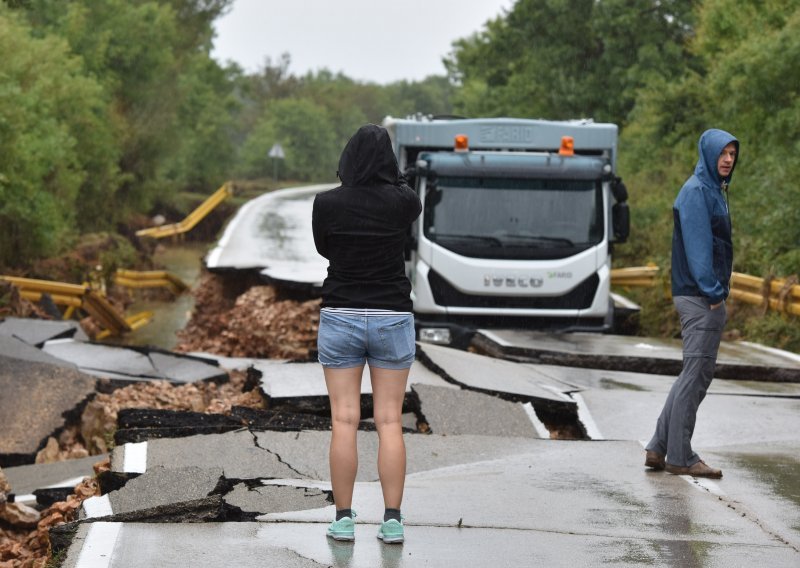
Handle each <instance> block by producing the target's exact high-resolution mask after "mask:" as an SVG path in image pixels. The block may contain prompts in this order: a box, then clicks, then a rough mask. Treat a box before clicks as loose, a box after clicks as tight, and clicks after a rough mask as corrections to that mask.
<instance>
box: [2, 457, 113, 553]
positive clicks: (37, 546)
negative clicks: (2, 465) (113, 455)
mask: <svg viewBox="0 0 800 568" xmlns="http://www.w3.org/2000/svg"><path fill="white" fill-rule="evenodd" d="M108 467H109V463H108V460H106V461H105V462H104V463H103V462H101V463H99V464H96V465H95V471H97V472H99V471H100V470H102V469H104V468H105V469H108ZM10 491H11V488H10V487H9V485H8V482H7V481H6V478H5V476H4V475H3V472H2V470H0V566H2V567H3V568H45V566H47V563H48V560H49V557H50V536H49V532H48V531H49V529H50V528H51V527H54V526H56V525H60V524H63V523H67V522H70V521H73V520H75V517H76V515H77V512H78V509H79V508H80V506H81V503H83V501H84V500H86V499H88V498H89V497H93V496H95V495H100V486H99V484H98V483H97V481H96V480H95V479H92V478H88V477H86V478H84V479H83V481H81V482H80V483H79V484H78V485H77V486H76V487H75V490H74V492H73V494H72V495H70V496H69V497H68V498H67V500H66V501H59V502H57V503H54V504H53V505H51V506H50V507H48V508H47V509H45V510H44V511H42V512H41V513H40V512H39V511H37V510H36V509H34V508H32V507H29V506H27V505H24V504H22V503H7V502H6V495H7V494H8V493H9V492H10Z"/></svg>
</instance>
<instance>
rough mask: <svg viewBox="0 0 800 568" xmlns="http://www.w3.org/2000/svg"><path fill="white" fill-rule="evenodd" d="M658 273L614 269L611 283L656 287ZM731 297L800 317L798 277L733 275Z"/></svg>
mask: <svg viewBox="0 0 800 568" xmlns="http://www.w3.org/2000/svg"><path fill="white" fill-rule="evenodd" d="M659 270H660V269H659V268H658V267H657V266H653V265H650V266H638V267H632V268H614V269H612V270H611V284H612V285H614V286H622V287H636V286H643V287H651V286H655V284H656V282H657V277H658V273H659ZM668 292H669V291H667V293H668ZM730 296H731V298H734V299H736V300H739V301H741V302H744V303H746V304H752V305H755V306H765V307H767V308H769V309H771V310H775V311H778V312H784V313H789V314H793V315H796V316H800V284H798V279H797V276H791V277H789V278H766V279H765V278H759V277H757V276H750V275H749V274H742V273H741V272H734V273H733V275H732V276H731V293H730Z"/></svg>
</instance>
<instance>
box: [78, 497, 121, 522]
mask: <svg viewBox="0 0 800 568" xmlns="http://www.w3.org/2000/svg"><path fill="white" fill-rule="evenodd" d="M83 510H84V511H85V512H86V516H87V517H88V518H90V519H96V518H98V517H110V516H111V515H113V514H114V511H113V509H112V508H111V500H110V499H109V498H108V495H102V496H100V497H89V498H88V499H87V500H86V501H84V502H83Z"/></svg>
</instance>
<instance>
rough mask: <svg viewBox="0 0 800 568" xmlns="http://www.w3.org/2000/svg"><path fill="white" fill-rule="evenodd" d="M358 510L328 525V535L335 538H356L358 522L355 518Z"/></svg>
mask: <svg viewBox="0 0 800 568" xmlns="http://www.w3.org/2000/svg"><path fill="white" fill-rule="evenodd" d="M355 516H356V512H355V511H353V516H352V517H342V518H341V519H339V520H338V521H333V522H332V523H331V524H330V526H329V527H328V536H329V537H331V538H332V539H333V540H355V539H356V523H355V521H354V520H353V519H354V518H355Z"/></svg>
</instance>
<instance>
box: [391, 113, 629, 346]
mask: <svg viewBox="0 0 800 568" xmlns="http://www.w3.org/2000/svg"><path fill="white" fill-rule="evenodd" d="M383 125H384V126H385V127H386V128H387V130H388V131H389V134H390V136H391V139H392V144H393V147H394V149H395V153H396V155H397V158H398V163H399V165H400V169H401V171H403V172H404V173H405V174H406V176H407V177H408V178H409V181H410V183H412V184H413V186H414V187H415V188H416V190H417V192H418V193H419V196H420V199H421V200H422V203H423V211H422V214H421V215H420V217H419V218H418V220H417V221H416V223H415V225H414V226H413V228H412V234H411V235H410V236H409V246H408V251H407V267H408V275H409V278H410V279H411V283H412V287H413V291H412V298H413V301H414V312H415V315H416V319H417V329H418V332H419V337H420V339H421V340H427V341H433V342H438V343H451V344H461V345H464V344H465V341H468V339H469V337H470V336H471V332H472V331H474V329H477V328H481V327H498V326H502V327H523V326H524V327H533V328H537V329H553V328H557V329H564V330H598V331H600V330H609V329H610V327H611V325H612V322H613V309H614V307H613V303H612V301H611V295H610V280H611V275H610V270H611V253H612V248H613V244H614V243H615V242H616V243H619V242H624V241H625V240H626V238H627V236H628V227H629V216H628V209H627V203H626V200H627V191H626V190H625V186H624V185H623V184H622V182H621V180H620V178H619V177H618V176H617V175H616V159H617V126H616V125H614V124H601V123H594V122H593V121H591V120H569V121H547V120H529V119H511V118H481V119H436V118H426V117H421V116H417V117H412V118H408V119H394V118H391V117H387V118H386V119H385V120H384V123H383Z"/></svg>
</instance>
